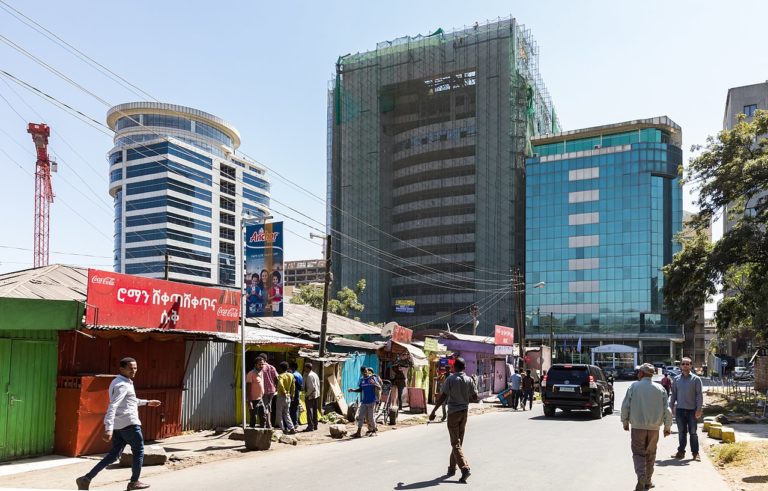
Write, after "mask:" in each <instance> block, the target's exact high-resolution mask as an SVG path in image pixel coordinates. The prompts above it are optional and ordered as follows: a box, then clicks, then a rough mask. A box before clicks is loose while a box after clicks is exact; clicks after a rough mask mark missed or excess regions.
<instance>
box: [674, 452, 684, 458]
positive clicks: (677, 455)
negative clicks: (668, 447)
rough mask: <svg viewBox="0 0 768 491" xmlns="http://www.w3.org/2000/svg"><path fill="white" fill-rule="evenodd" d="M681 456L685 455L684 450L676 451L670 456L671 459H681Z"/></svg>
mask: <svg viewBox="0 0 768 491" xmlns="http://www.w3.org/2000/svg"><path fill="white" fill-rule="evenodd" d="M683 457H685V452H677V453H676V454H675V455H673V456H672V458H673V459H682V458H683Z"/></svg>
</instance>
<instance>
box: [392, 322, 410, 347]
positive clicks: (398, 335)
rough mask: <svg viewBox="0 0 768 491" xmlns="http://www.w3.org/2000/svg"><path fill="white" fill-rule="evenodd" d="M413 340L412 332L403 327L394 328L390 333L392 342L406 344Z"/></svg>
mask: <svg viewBox="0 0 768 491" xmlns="http://www.w3.org/2000/svg"><path fill="white" fill-rule="evenodd" d="M411 339H413V330H412V329H408V328H407V327H403V326H395V329H394V330H393V331H392V340H393V341H397V342H398V343H405V344H408V343H410V342H411Z"/></svg>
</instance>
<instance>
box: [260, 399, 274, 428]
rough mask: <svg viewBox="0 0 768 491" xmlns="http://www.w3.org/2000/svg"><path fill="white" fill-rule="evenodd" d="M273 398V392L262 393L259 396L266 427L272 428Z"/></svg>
mask: <svg viewBox="0 0 768 491" xmlns="http://www.w3.org/2000/svg"><path fill="white" fill-rule="evenodd" d="M274 398H275V393H274V392H272V393H271V394H264V396H263V397H262V398H261V400H262V402H263V403H264V419H266V421H267V428H272V399H274Z"/></svg>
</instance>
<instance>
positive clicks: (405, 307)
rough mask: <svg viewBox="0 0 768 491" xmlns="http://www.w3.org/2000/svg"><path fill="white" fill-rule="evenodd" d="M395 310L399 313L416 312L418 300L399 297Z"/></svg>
mask: <svg viewBox="0 0 768 491" xmlns="http://www.w3.org/2000/svg"><path fill="white" fill-rule="evenodd" d="M395 312H397V313H398V314H415V313H416V301H415V300H413V299H408V298H398V299H396V300H395Z"/></svg>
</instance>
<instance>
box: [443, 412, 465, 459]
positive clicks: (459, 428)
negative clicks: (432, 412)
mask: <svg viewBox="0 0 768 491" xmlns="http://www.w3.org/2000/svg"><path fill="white" fill-rule="evenodd" d="M467 414H468V411H467V410H466V409H465V410H464V411H457V412H455V413H448V435H449V436H450V438H451V459H450V463H449V464H448V467H449V468H450V469H455V468H456V467H457V466H458V468H459V469H462V470H464V469H469V462H467V459H466V458H465V457H464V451H463V450H462V449H461V445H462V443H464V428H465V427H466V426H467Z"/></svg>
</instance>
